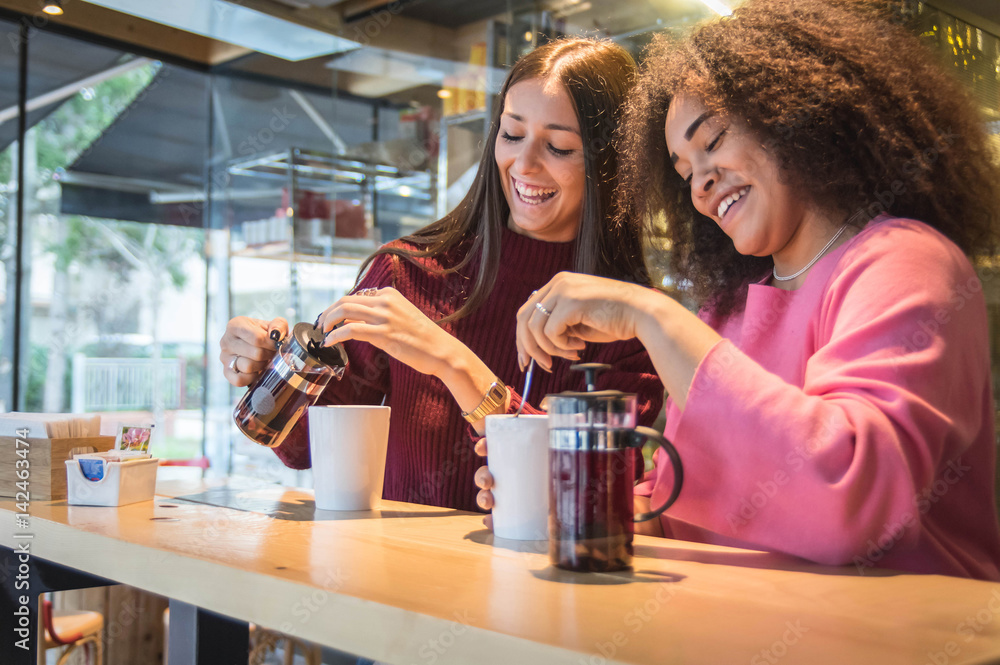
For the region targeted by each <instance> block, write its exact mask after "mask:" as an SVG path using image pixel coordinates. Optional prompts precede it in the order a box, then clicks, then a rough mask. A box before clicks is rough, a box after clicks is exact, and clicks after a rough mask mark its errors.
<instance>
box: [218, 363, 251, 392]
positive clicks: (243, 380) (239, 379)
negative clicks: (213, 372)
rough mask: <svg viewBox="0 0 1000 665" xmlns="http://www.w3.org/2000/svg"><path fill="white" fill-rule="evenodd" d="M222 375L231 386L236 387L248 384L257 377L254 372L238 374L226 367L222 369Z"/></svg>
mask: <svg viewBox="0 0 1000 665" xmlns="http://www.w3.org/2000/svg"><path fill="white" fill-rule="evenodd" d="M222 375H223V376H225V377H226V381H228V382H229V384H230V385H231V386H234V387H236V388H243V387H245V386H249V385H250V384H251V383H253V382H254V381H255V380H256V379H257V375H256V374H238V373H236V372H234V371H233V370H231V369H229V368H228V367H227V368H225V369H224V370H222Z"/></svg>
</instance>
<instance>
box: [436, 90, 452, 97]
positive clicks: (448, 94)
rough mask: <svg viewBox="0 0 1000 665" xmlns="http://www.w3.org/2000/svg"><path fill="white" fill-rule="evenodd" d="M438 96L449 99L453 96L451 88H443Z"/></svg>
mask: <svg viewBox="0 0 1000 665" xmlns="http://www.w3.org/2000/svg"><path fill="white" fill-rule="evenodd" d="M438 97H440V98H441V99H448V98H449V97H451V90H448V89H447V88H441V89H440V90H438Z"/></svg>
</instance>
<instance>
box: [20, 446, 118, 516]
mask: <svg viewBox="0 0 1000 665" xmlns="http://www.w3.org/2000/svg"><path fill="white" fill-rule="evenodd" d="M19 441H20V443H18V442H19ZM25 441H27V444H28V445H27V446H25V443H24V442H25ZM114 447H115V437H113V436H89V437H79V438H73V439H18V438H17V437H13V436H0V497H9V498H15V499H16V498H18V497H17V493H18V492H19V491H20V490H19V489H18V487H17V482H19V478H18V477H17V472H18V471H19V470H23V469H24V468H25V467H24V465H21V468H20V469H19V468H18V466H17V464H16V462H17V461H18V460H22V459H26V460H27V461H28V466H27V470H28V471H29V474H28V478H27V480H28V483H29V485H28V493H29V495H30V499H31V500H32V501H58V500H60V499H65V498H66V460H68V459H72V458H73V455H72V454H71V451H73V450H74V449H77V448H84V449H85V448H93V449H94V450H95V451H97V452H101V451H105V450H110V449H112V448H114ZM19 451H27V455H26V456H24V453H21V452H19ZM77 452H85V451H84V450H77ZM22 498H23V497H22Z"/></svg>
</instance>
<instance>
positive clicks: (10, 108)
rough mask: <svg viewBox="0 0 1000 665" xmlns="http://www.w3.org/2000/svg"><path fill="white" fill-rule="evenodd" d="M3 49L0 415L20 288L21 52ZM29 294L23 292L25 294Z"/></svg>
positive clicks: (7, 391) (3, 24)
mask: <svg viewBox="0 0 1000 665" xmlns="http://www.w3.org/2000/svg"><path fill="white" fill-rule="evenodd" d="M0 32H2V33H3V34H5V35H12V36H16V35H17V34H18V26H17V25H15V24H13V23H8V22H7V21H0ZM11 46H12V48H4V49H0V267H2V269H0V280H3V285H2V287H0V292H2V293H3V295H4V302H3V307H2V308H0V411H11V410H13V409H14V404H13V402H12V400H13V395H14V375H13V364H12V357H13V353H14V351H13V349H14V331H13V329H12V328H13V325H14V302H15V300H14V298H15V293H16V290H17V288H18V285H17V281H16V277H15V263H14V262H15V258H14V257H15V255H16V252H17V251H18V250H19V247H18V245H17V150H18V145H17V131H18V119H19V116H18V108H17V101H18V100H17V95H18V90H19V85H18V83H19V72H18V55H17V54H18V50H17V48H16V40H12V42H11ZM25 291H26V290H22V292H25Z"/></svg>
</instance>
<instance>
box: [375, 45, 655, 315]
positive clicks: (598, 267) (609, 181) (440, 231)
mask: <svg viewBox="0 0 1000 665" xmlns="http://www.w3.org/2000/svg"><path fill="white" fill-rule="evenodd" d="M635 75H636V64H635V60H633V59H632V56H631V55H629V53H628V51H626V50H625V49H623V48H622V47H620V46H618V45H617V44H615V43H613V42H610V41H607V40H597V39H584V38H579V37H575V38H566V39H558V40H555V41H551V42H549V43H547V44H545V45H544V46H540V47H538V48H536V49H535V50H533V51H532V52H530V53H528V54H527V55H525V56H524V57H522V58H521V59H520V60H518V61H517V63H516V64H515V65H514V66H513V67H512V68H511V70H510V73H509V74H508V75H507V78H506V80H505V81H504V83H503V86H502V87H501V89H500V93H499V97H498V101H497V103H496V104H495V105H494V106H495V110H494V112H493V118H492V120H491V123H490V131H489V134H488V135H487V137H486V144H485V146H484V149H483V156H482V159H481V160H480V162H479V169H478V172H477V173H476V179H475V183H474V184H473V185H472V187H471V188H470V189H469V193H468V194H466V195H465V198H464V199H462V202H461V203H459V204H458V206H457V207H456V208H455V210H453V211H452V212H450V213H448V214H447V215H445V216H444V217H443V218H441V219H439V220H438V221H436V222H434V223H433V224H430V225H428V226H425V227H424V228H422V229H420V230H419V231H417V232H415V233H413V234H411V235H408V236H405V237H403V238H401V241H403V242H405V243H408V244H411V245H415V246H416V247H417V249H409V248H404V247H399V246H394V245H396V243H393V245H386V246H385V247H382V248H380V249H379V250H377V251H376V252H375V253H374V254H372V255H371V256H370V257H368V259H367V260H366V261H365V262H364V264H362V266H361V270H360V271H359V280H360V276H361V275H363V274H364V272H365V270H366V269H367V268H368V266H369V265H370V264H371V262H372V261H373V260H374V259H375V257H377V256H379V255H381V254H390V255H395V256H399V257H401V258H404V259H407V260H409V261H412V262H413V263H417V261H416V259H420V258H427V257H431V258H436V257H439V256H441V255H443V254H445V253H446V252H449V251H451V250H452V249H456V248H457V250H458V251H459V252H461V251H464V254H462V255H461V259H460V260H459V261H458V262H457V263H456V264H455V265H452V266H450V267H448V268H447V269H445V270H444V271H443V272H445V273H449V272H455V271H457V270H460V269H462V268H464V267H465V266H466V265H468V264H469V263H470V262H471V261H473V260H475V259H476V258H480V262H479V270H478V272H477V274H476V277H475V282H474V283H473V286H472V290H471V292H470V293H469V295H468V297H467V298H466V299H465V302H464V303H463V304H462V306H461V307H460V308H459V309H458V310H457V311H456V312H454V313H453V314H451V315H450V316H448V317H445V318H444V319H442V320H441V321H440V322H439V323H444V322H448V321H455V320H458V319H460V318H462V317H464V316H467V315H469V314H471V313H472V312H473V311H475V310H476V309H477V308H478V307H480V306H481V305H482V304H483V302H484V301H485V300H486V299H487V298H488V297H489V295H490V292H491V291H492V290H493V285H494V282H495V281H496V276H497V271H498V269H499V266H500V238H501V234H502V230H503V227H504V226H505V225H506V224H507V218H508V216H509V214H510V207H509V205H508V203H507V199H506V197H505V196H504V193H503V188H502V186H501V184H500V170H499V168H498V167H497V163H496V156H495V150H496V140H497V134H498V132H499V128H500V116H501V115H502V114H503V111H504V102H505V101H506V98H507V91H508V90H510V88H511V87H512V86H514V85H515V84H517V83H519V82H521V81H525V80H530V79H549V78H552V79H554V80H557V81H559V82H560V83H561V84H562V85H563V86H564V87H565V89H566V92H568V93H569V96H570V99H571V100H572V101H573V106H574V107H575V109H576V113H577V119H578V120H579V122H580V135H581V138H582V139H583V151H584V164H585V166H584V172H585V175H586V183H585V185H584V195H583V196H584V200H583V208H582V212H581V221H580V230H579V232H578V233H577V237H576V248H575V249H576V254H575V255H576V262H575V266H574V270H575V271H576V272H580V273H587V274H591V275H600V276H602V277H611V278H613V279H620V280H626V281H630V282H636V283H639V284H648V283H649V274H648V272H647V270H646V264H645V260H644V258H643V251H642V250H643V248H642V225H641V223H640V221H639V220H631V219H628V220H625V219H618V217H619V216H618V215H616V214H615V203H614V197H613V194H614V190H615V186H616V184H617V182H618V151H617V149H616V146H615V145H614V136H615V130H616V128H617V125H618V118H619V112H620V109H621V107H622V104H623V103H624V101H625V97H626V95H627V94H628V92H629V91H630V90H631V88H632V85H633V82H634V79H635ZM418 265H419V264H418Z"/></svg>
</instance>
